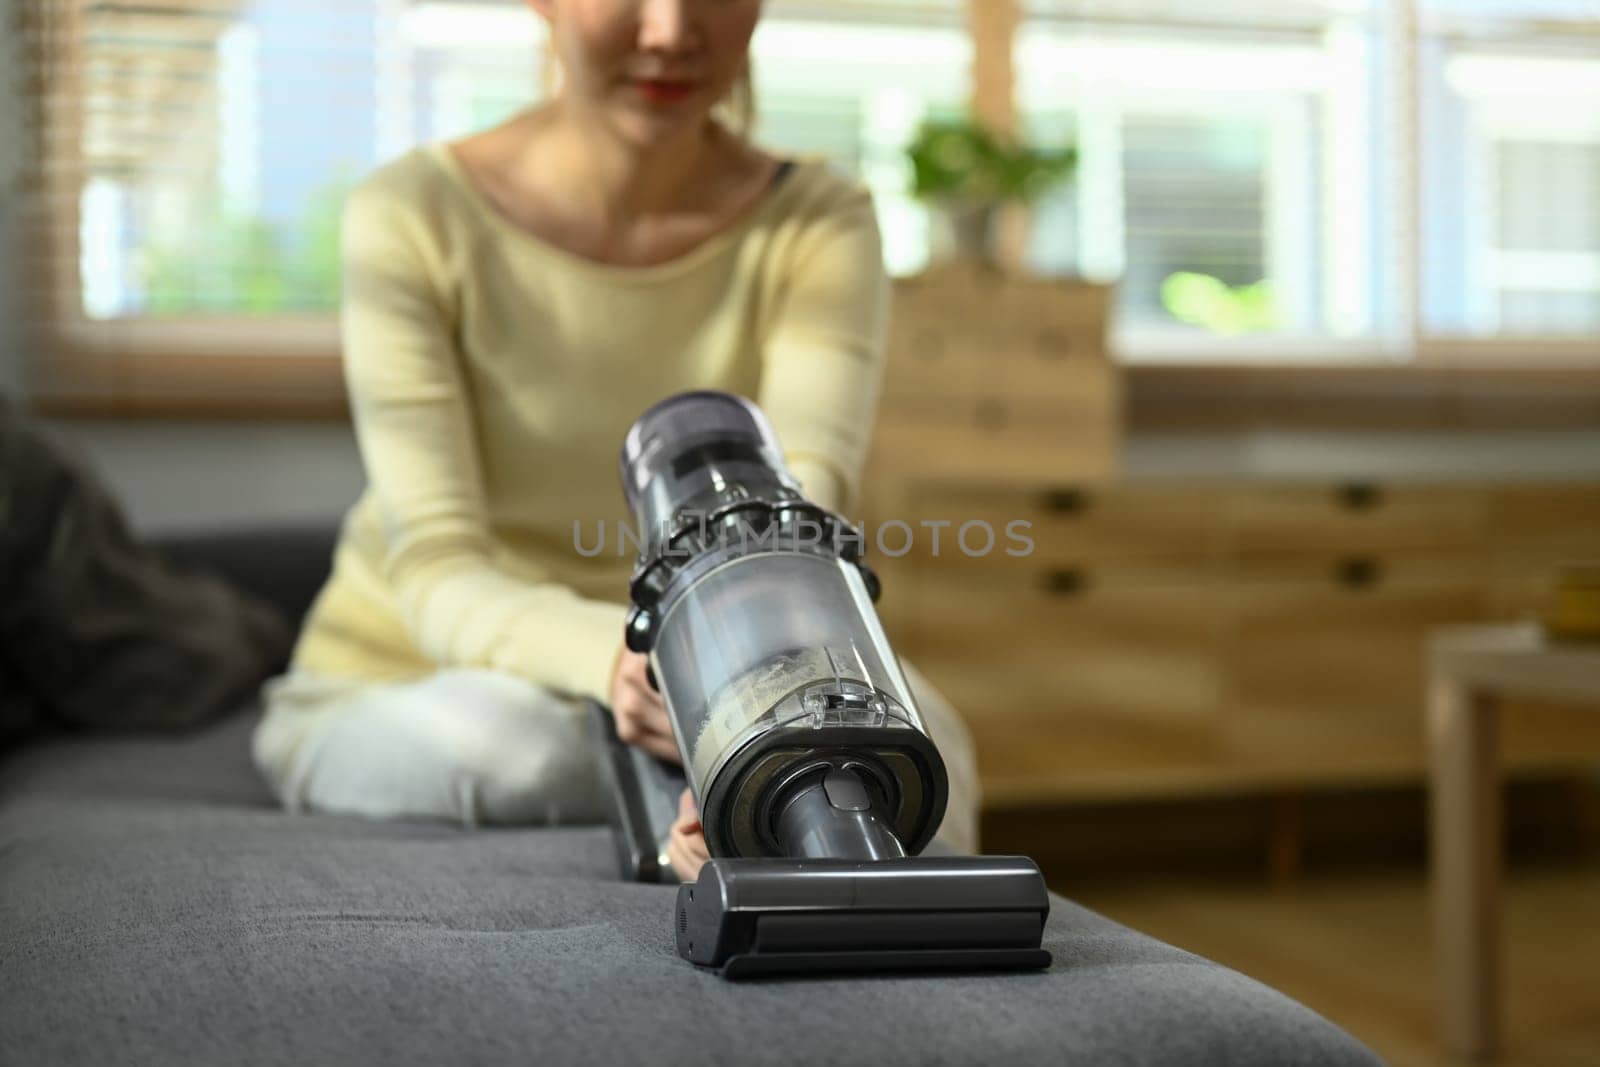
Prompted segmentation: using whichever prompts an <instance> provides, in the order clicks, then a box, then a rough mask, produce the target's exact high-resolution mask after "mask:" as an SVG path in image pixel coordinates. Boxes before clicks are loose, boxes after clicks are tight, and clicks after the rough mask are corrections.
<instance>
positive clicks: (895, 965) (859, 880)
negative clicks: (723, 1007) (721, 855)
mask: <svg viewBox="0 0 1600 1067" xmlns="http://www.w3.org/2000/svg"><path fill="white" fill-rule="evenodd" d="M1049 912H1050V898H1049V894H1048V893H1047V892H1046V891H1045V885H1044V879H1043V877H1041V876H1040V874H1039V868H1038V867H1037V866H1036V865H1035V864H1034V862H1033V861H1032V860H1030V859H1027V858H1025V857H1021V856H951V857H939V858H935V857H929V856H923V857H919V858H913V859H896V860H872V861H861V862H852V861H844V860H792V861H783V860H771V859H761V860H744V859H713V860H710V861H709V862H707V863H706V864H705V865H704V866H703V867H701V869H700V877H699V879H698V880H697V881H696V882H695V883H694V884H692V885H682V886H679V887H678V913H677V936H678V954H679V955H681V956H683V957H684V958H685V959H688V960H690V961H691V962H693V963H696V964H698V965H700V966H702V967H716V968H720V969H721V971H722V975H723V977H725V978H731V979H741V978H768V977H777V976H783V975H798V974H827V973H861V972H864V971H939V970H955V971H974V970H1037V969H1039V968H1043V967H1048V966H1049V965H1050V953H1049V952H1048V951H1047V950H1045V949H1044V948H1042V947H1040V940H1041V938H1042V936H1043V932H1044V923H1045V919H1046V917H1047V916H1048V915H1049Z"/></svg>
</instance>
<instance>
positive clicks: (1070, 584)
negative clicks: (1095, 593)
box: [1039, 567, 1089, 596]
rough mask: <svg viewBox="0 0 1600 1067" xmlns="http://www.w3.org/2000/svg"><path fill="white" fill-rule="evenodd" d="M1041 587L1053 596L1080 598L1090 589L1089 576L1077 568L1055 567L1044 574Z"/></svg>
mask: <svg viewBox="0 0 1600 1067" xmlns="http://www.w3.org/2000/svg"><path fill="white" fill-rule="evenodd" d="M1039 585H1040V587H1041V588H1043V589H1044V591H1045V592H1047V593H1049V594H1050V595H1051V596H1079V595H1081V594H1082V593H1083V592H1084V591H1085V590H1086V589H1087V588H1088V587H1089V576H1088V575H1087V574H1085V573H1084V572H1083V571H1082V570H1080V569H1079V568H1077V567H1054V568H1052V569H1050V570H1047V571H1045V572H1044V576H1043V577H1042V578H1041V579H1040V581H1039Z"/></svg>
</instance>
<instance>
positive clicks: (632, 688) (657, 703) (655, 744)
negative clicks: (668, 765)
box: [611, 645, 683, 763]
mask: <svg viewBox="0 0 1600 1067" xmlns="http://www.w3.org/2000/svg"><path fill="white" fill-rule="evenodd" d="M649 666H650V657H649V656H646V655H645V654H644V653H642V652H634V651H631V650H630V649H629V648H628V647H627V646H626V645H624V646H623V647H622V651H621V653H620V654H619V655H618V657H617V667H616V673H615V674H613V675H612V677H611V714H612V715H613V716H614V717H615V718H616V720H617V736H618V737H619V738H621V739H622V740H623V742H625V743H626V744H630V745H638V746H639V747H640V748H642V749H644V750H645V751H646V752H649V753H651V754H652V755H655V756H659V757H661V758H662V759H664V760H670V761H672V762H673V763H682V762H683V758H682V757H681V756H679V755H678V743H677V742H676V741H674V740H673V737H672V719H671V718H670V717H669V716H668V715H667V705H666V703H665V702H663V701H662V699H661V694H660V693H658V692H656V690H655V687H654V686H652V685H651V684H650V681H649V679H648V678H647V677H646V675H645V671H646V670H647V669H648V668H649Z"/></svg>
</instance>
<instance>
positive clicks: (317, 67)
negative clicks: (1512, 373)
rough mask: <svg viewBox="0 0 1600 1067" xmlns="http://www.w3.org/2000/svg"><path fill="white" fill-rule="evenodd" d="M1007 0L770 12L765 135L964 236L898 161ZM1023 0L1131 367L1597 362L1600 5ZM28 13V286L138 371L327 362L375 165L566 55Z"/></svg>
mask: <svg viewBox="0 0 1600 1067" xmlns="http://www.w3.org/2000/svg"><path fill="white" fill-rule="evenodd" d="M982 2H984V0H769V3H768V4H767V8H766V15H765V18H764V19H763V22H762V25H761V27H760V29H759V30H758V32H757V36H756V39H755V41H754V43H753V45H752V49H753V59H754V65H755V72H756V89H757V103H758V129H757V133H758V136H759V137H760V138H761V139H762V140H763V141H764V142H766V143H767V144H769V145H771V146H773V147H775V148H779V149H784V150H789V151H805V152H821V153H825V154H827V155H829V156H831V157H832V158H834V159H835V160H836V161H837V162H838V163H839V165H841V166H844V167H847V168H851V169H854V170H855V171H856V172H857V173H859V174H860V175H861V176H862V178H863V179H864V180H865V181H866V182H867V183H868V185H869V186H870V187H871V188H872V189H873V190H874V193H875V195H876V197H877V204H878V210H879V213H880V221H881V224H882V228H883V232H884V237H885V254H886V258H887V261H888V266H889V269H890V270H891V272H893V273H896V274H908V273H912V272H915V271H917V270H919V269H921V268H922V267H923V266H925V265H926V264H927V263H928V262H929V260H930V257H931V256H932V255H933V254H935V253H936V252H937V251H938V246H939V244H940V241H941V240H942V239H944V238H943V237H942V234H943V233H944V230H943V227H942V223H941V220H940V216H939V215H938V214H937V213H934V212H930V211H929V210H927V209H926V207H925V206H924V205H922V204H919V203H917V202H915V201H913V200H912V199H911V198H910V197H909V196H908V194H907V192H906V190H907V187H908V184H909V166H908V164H907V162H906V161H905V159H904V158H903V149H904V147H905V146H906V144H907V143H908V142H909V140H910V139H911V137H912V136H913V134H914V132H915V129H916V127H917V125H918V123H919V122H920V121H921V120H922V119H923V118H925V117H930V116H941V115H954V114H958V113H961V112H963V111H964V110H965V109H966V107H967V103H968V101H969V100H970V99H971V98H972V96H973V93H974V91H975V87H974V85H973V84H972V81H973V78H972V70H973V67H974V64H975V61H976V60H977V59H978V58H979V57H977V56H976V54H975V49H976V48H977V47H979V45H978V44H977V43H976V42H975V41H974V38H973V34H972V31H971V29H970V28H969V17H970V12H969V8H968V5H969V4H971V3H982ZM1015 2H1016V7H1017V9H1018V11H1019V12H1020V22H1019V24H1018V27H1017V32H1016V33H1015V35H1014V40H1013V41H1012V43H1011V48H1010V53H1011V54H1010V60H1011V62H1010V63H1009V64H1005V63H1002V64H999V65H998V68H997V69H1001V70H1009V71H1010V72H1011V74H1007V75H1003V76H1004V77H1012V78H1013V85H1012V86H1011V88H1012V90H1013V95H1014V97H1015V100H1016V103H1017V110H1018V114H1019V120H1018V125H1019V128H1020V130H1021V132H1022V133H1024V134H1025V135H1026V136H1028V137H1030V138H1032V139H1037V140H1039V141H1042V142H1045V143H1048V144H1051V145H1057V144H1061V143H1064V142H1072V143H1075V144H1076V145H1077V147H1078V150H1079V154H1078V159H1079V163H1078V169H1077V172H1076V174H1075V176H1074V178H1073V180H1072V181H1071V182H1070V183H1068V184H1066V185H1064V186H1062V187H1060V188H1059V189H1058V190H1057V191H1055V192H1053V193H1052V194H1050V195H1049V196H1047V197H1046V198H1045V199H1044V200H1042V201H1041V202H1040V203H1038V204H1037V205H1035V207H1034V210H1033V212H1032V217H1033V222H1034V228H1033V231H1032V234H1031V237H1030V240H1029V245H1028V248H1027V257H1028V260H1029V262H1030V264H1031V266H1032V267H1034V268H1035V269H1038V270H1042V271H1046V272H1054V273H1070V274H1080V275H1083V276H1087V277H1090V278H1094V279H1102V280H1107V281H1115V282H1116V283H1117V284H1118V286H1119V288H1118V302H1117V315H1116V323H1115V330H1116V334H1117V347H1118V349H1119V350H1120V351H1121V352H1122V354H1123V355H1124V357H1125V358H1127V359H1129V360H1133V361H1137V360H1197V359H1198V360H1201V361H1218V360H1222V361H1227V362H1240V361H1250V360H1261V361H1268V362H1273V363H1278V362H1284V361H1295V360H1300V361H1305V360H1322V361H1326V360H1328V359H1330V358H1335V359H1337V358H1344V357H1349V358H1358V359H1362V360H1367V361H1372V360H1378V361H1383V360H1393V361H1419V360H1421V361H1425V360H1429V359H1438V358H1451V359H1455V358H1462V354H1463V353H1466V354H1467V355H1468V356H1473V355H1474V354H1475V353H1477V352H1478V351H1479V349H1477V348H1474V347H1472V346H1473V345H1483V346H1487V347H1485V348H1484V349H1483V351H1486V352H1488V353H1489V356H1488V358H1491V359H1496V360H1499V361H1501V362H1508V363H1515V362H1517V361H1519V360H1527V359H1528V358H1529V355H1528V354H1529V353H1530V352H1539V353H1544V354H1547V355H1548V354H1554V355H1555V357H1556V358H1558V359H1560V360H1569V361H1570V360H1571V359H1576V360H1578V361H1584V360H1588V361H1591V362H1593V361H1600V351H1596V349H1597V347H1600V346H1596V344H1595V342H1594V340H1593V333H1594V332H1595V331H1596V330H1597V329H1600V54H1597V53H1596V52H1595V50H1594V48H1593V43H1594V41H1595V40H1596V39H1597V34H1600V6H1597V5H1596V4H1595V3H1594V2H1593V0H1241V2H1240V3H1233V4H1225V5H1218V4H1215V3H1200V2H1199V0H1015ZM980 10H983V11H985V12H992V10H993V9H980ZM20 12H21V23H20V24H21V26H22V29H23V31H24V32H23V34H22V35H21V37H20V38H19V39H20V41H21V43H22V53H23V58H24V60H25V61H27V63H28V77H27V79H26V82H25V84H27V85H28V86H30V87H32V89H33V91H31V92H30V93H29V94H28V95H29V100H28V103H29V105H30V108H31V111H32V117H33V118H34V119H35V121H33V122H31V123H28V125H29V126H30V127H31V128H30V130H29V132H31V133H33V134H35V135H36V136H35V137H34V138H33V140H34V142H35V144H36V146H37V149H38V151H37V152H35V153H33V154H34V156H35V157H36V162H37V163H38V166H37V167H33V168H30V180H31V181H32V183H33V186H34V188H35V189H36V190H37V191H38V192H39V193H40V194H41V195H39V196H38V197H37V198H36V199H35V206H36V207H37V209H38V210H37V211H35V212H34V213H33V216H34V217H33V223H34V227H33V229H34V232H35V233H36V234H37V235H38V238H39V240H38V242H37V244H38V248H39V250H40V252H39V257H38V258H37V260H36V261H35V267H36V269H29V270H27V271H25V280H27V281H28V282H30V283H31V284H34V285H37V286H39V290H38V292H37V293H36V294H30V295H29V296H28V297H27V298H25V300H24V301H23V303H24V306H26V307H29V308H31V309H36V314H37V316H38V318H39V320H40V324H41V325H42V327H43V329H44V332H45V333H46V334H48V344H47V345H45V346H43V347H42V348H41V350H49V351H57V352H63V353H67V354H83V353H98V354H100V355H105V354H107V353H110V354H113V355H114V356H115V358H117V359H119V360H121V361H122V363H121V364H119V366H122V367H123V368H125V369H126V368H131V367H132V366H133V361H134V357H135V356H136V355H140V356H142V355H152V356H160V355H166V354H171V353H175V352H181V353H185V354H186V358H193V359H196V360H199V359H202V358H211V357H215V356H217V355H223V354H235V355H240V354H253V355H261V354H289V355H293V354H297V353H298V354H300V355H303V356H307V357H308V358H309V356H310V355H313V354H314V355H316V356H317V357H318V358H320V359H322V360H324V361H325V360H326V358H327V357H328V356H329V355H331V354H332V352H333V351H334V349H335V345H336V336H335V329H334V326H333V316H332V310H333V309H334V308H335V307H336V305H337V302H338V296H339V294H338V271H337V220H338V217H339V212H340V209H341V205H342V202H343V197H344V195H345V193H346V191H347V190H348V189H349V188H350V186H351V184H352V183H353V182H355V181H356V180H358V179H359V178H360V177H361V176H362V175H364V174H365V173H366V172H368V171H369V170H371V169H372V168H373V167H374V166H376V165H377V164H379V163H381V162H382V161H384V160H387V159H390V158H393V157H394V156H397V155H399V154H400V153H402V152H404V151H405V150H407V149H408V148H409V147H410V146H412V145H414V144H417V143H420V142H424V141H432V140H438V139H444V138H449V137H453V136H457V135H460V134H462V133H465V132H467V131H470V130H473V129H477V128H481V127H484V126H487V125H490V124H492V123H494V122H496V121H498V120H499V119H500V118H502V117H503V116H505V115H507V114H508V113H510V112H511V111H513V110H515V109H517V108H519V107H522V106H525V105H527V104H529V103H532V102H535V101H537V100H538V99H539V98H540V97H541V95H542V94H543V93H545V92H546V91H547V86H548V84H549V83H550V79H551V74H552V71H551V70H550V69H549V65H548V62H547V42H546V41H545V33H544V24H543V22H542V20H540V19H539V18H538V17H537V16H536V15H534V14H533V13H532V12H530V11H529V10H528V9H527V7H526V6H525V4H523V3H521V2H519V0H251V2H248V3H243V4H234V3H221V2H220V0H161V2H160V3H143V2H136V0H101V2H97V3H94V4H86V3H81V2H79V0H22V5H21V7H20ZM1000 40H1001V44H1000V45H992V44H984V45H983V46H982V47H984V48H986V49H988V51H986V52H985V53H984V54H985V56H987V57H989V58H990V59H991V63H990V67H994V66H995V64H993V63H992V57H993V56H994V54H995V48H997V47H1002V48H1003V47H1004V38H1001V39H1000ZM988 88H989V90H990V97H989V98H990V99H993V93H992V90H993V85H990V86H988ZM8 120H9V121H12V122H13V123H14V122H15V117H14V116H10V117H9V118H8V116H7V115H5V114H0V124H3V123H4V122H6V121H8ZM25 121H26V120H25ZM10 162H11V163H12V165H13V166H14V164H15V160H14V159H13V160H11V161H10ZM3 169H4V168H3V167H0V170H3ZM1534 336H1537V337H1538V338H1539V344H1538V345H1531V344H1530V343H1528V339H1529V338H1531V337H1534ZM1541 358H1542V357H1541ZM128 373H132V371H131V370H129V371H128ZM113 388H114V386H113ZM308 388H310V387H309V386H308Z"/></svg>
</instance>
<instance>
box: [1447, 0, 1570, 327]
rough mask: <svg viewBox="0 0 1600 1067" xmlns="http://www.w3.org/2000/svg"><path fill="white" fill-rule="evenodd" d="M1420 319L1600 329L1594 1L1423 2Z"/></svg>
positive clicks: (1466, 324) (1459, 323) (1462, 323)
mask: <svg viewBox="0 0 1600 1067" xmlns="http://www.w3.org/2000/svg"><path fill="white" fill-rule="evenodd" d="M1421 27H1422V34H1421V39H1420V43H1419V68H1420V72H1421V76H1422V108H1423V111H1422V114H1423V118H1424V140H1423V145H1424V148H1425V152H1424V156H1423V166H1424V168H1425V175H1426V176H1425V183H1426V188H1427V189H1428V190H1429V191H1430V192H1431V193H1432V196H1431V197H1430V198H1429V199H1427V200H1425V202H1424V203H1425V207H1426V209H1427V213H1426V215H1425V216H1424V242H1425V243H1424V264H1425V266H1426V270H1425V273H1424V285H1425V288H1424V298H1425V304H1424V321H1425V324H1426V325H1427V326H1428V327H1430V328H1431V329H1433V330H1436V331H1439V332H1441V333H1449V334H1470V335H1478V336H1492V335H1512V336H1515V335H1527V334H1580V333H1584V332H1587V333H1596V332H1600V43H1597V37H1596V34H1597V33H1600V4H1595V3H1592V2H1590V3H1570V2H1566V3H1563V2H1561V0H1527V2H1520V3H1509V2H1507V0H1428V2H1426V3H1425V4H1424V5H1423V8H1422V21H1421Z"/></svg>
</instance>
